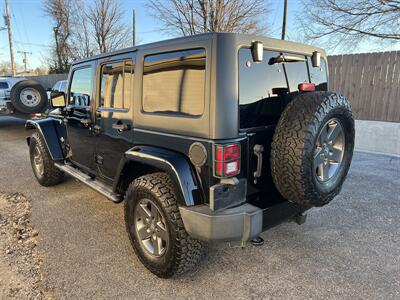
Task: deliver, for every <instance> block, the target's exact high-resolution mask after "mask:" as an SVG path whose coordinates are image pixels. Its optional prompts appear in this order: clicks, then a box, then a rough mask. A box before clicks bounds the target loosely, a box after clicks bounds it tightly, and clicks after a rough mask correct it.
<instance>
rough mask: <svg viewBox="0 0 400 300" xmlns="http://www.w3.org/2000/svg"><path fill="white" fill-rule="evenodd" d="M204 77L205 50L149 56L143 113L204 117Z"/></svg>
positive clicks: (144, 72)
mask: <svg viewBox="0 0 400 300" xmlns="http://www.w3.org/2000/svg"><path fill="white" fill-rule="evenodd" d="M205 75H206V52H205V49H194V50H184V51H176V52H169V53H163V54H157V55H149V56H146V57H145V60H144V70H143V110H144V111H145V112H151V113H176V114H182V115H189V116H199V115H201V114H203V111H204V95H205V91H204V89H205Z"/></svg>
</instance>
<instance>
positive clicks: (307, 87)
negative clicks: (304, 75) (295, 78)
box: [297, 82, 315, 92]
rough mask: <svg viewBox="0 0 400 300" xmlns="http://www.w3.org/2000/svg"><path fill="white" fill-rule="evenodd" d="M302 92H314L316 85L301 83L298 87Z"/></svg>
mask: <svg viewBox="0 0 400 300" xmlns="http://www.w3.org/2000/svg"><path fill="white" fill-rule="evenodd" d="M297 88H298V89H299V91H301V92H314V91H315V83H307V82H303V83H299V85H298V87H297Z"/></svg>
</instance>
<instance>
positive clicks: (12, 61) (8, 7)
mask: <svg viewBox="0 0 400 300" xmlns="http://www.w3.org/2000/svg"><path fill="white" fill-rule="evenodd" d="M5 1H6V14H5V16H4V21H5V22H6V26H7V30H8V44H9V45H10V59H11V73H12V75H13V76H15V63H14V49H13V43H12V32H11V23H10V6H9V5H8V0H5Z"/></svg>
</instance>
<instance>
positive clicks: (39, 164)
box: [33, 146, 44, 177]
mask: <svg viewBox="0 0 400 300" xmlns="http://www.w3.org/2000/svg"><path fill="white" fill-rule="evenodd" d="M33 165H34V167H35V170H36V173H37V174H38V175H39V176H40V177H42V176H43V175H44V164H43V156H42V154H41V153H40V149H39V147H38V146H36V147H35V150H34V152H33Z"/></svg>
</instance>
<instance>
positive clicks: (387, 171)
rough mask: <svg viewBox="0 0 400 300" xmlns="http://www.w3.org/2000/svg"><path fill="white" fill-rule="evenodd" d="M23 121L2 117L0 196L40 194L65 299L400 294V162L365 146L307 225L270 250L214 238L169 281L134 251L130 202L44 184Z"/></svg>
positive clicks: (37, 209)
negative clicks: (128, 224)
mask: <svg viewBox="0 0 400 300" xmlns="http://www.w3.org/2000/svg"><path fill="white" fill-rule="evenodd" d="M23 125H24V121H21V120H17V119H13V118H9V117H4V116H0V192H21V193H23V194H24V195H25V196H27V197H29V198H30V199H31V200H32V222H33V225H34V226H35V228H36V229H37V230H38V232H39V235H38V247H39V250H40V251H41V252H42V254H43V265H42V272H43V285H44V288H45V289H46V290H47V293H48V294H49V295H53V296H54V297H55V298H56V299H136V298H142V299H156V298H157V299H171V298H173V299H183V298H190V299H197V298H198V299H210V298H218V299H225V298H235V299H260V298H263V299H310V298H311V299H385V300H386V299H400V158H396V157H391V156H384V155H376V154H366V153H361V152H356V153H355V156H354V160H353V163H352V166H351V169H350V172H349V175H348V178H347V181H346V182H345V184H344V187H343V190H342V192H341V194H340V195H339V196H338V197H337V198H335V199H334V201H333V202H332V203H330V204H329V205H327V206H325V207H323V208H319V209H312V210H311V211H310V212H309V214H308V219H307V222H306V223H305V224H304V225H301V226H299V225H297V224H295V223H284V224H282V225H279V226H277V227H275V228H273V229H271V230H269V231H267V232H265V233H263V234H262V237H263V238H264V239H265V241H266V242H265V245H264V246H262V247H255V246H252V245H250V244H247V245H246V247H245V248H244V249H242V248H241V247H239V246H240V245H239V244H237V243H232V244H230V243H218V244H212V245H210V246H209V249H208V251H207V254H206V256H205V258H204V259H203V260H202V261H201V263H200V264H199V266H198V268H197V269H196V270H194V271H193V272H192V273H189V274H185V275H183V276H179V277H176V278H173V279H167V280H166V279H159V278H157V277H155V276H154V275H153V274H152V273H150V272H148V271H147V270H146V269H145V267H144V266H142V265H141V263H140V262H139V260H138V259H137V258H136V256H135V255H134V253H133V251H132V249H131V246H130V244H129V241H128V238H127V235H126V232H125V228H124V222H123V207H122V205H120V204H114V203H112V202H111V201H109V200H107V199H106V198H104V197H103V196H101V195H99V194H98V193H97V192H95V191H93V190H91V189H90V188H88V187H86V186H84V185H83V184H81V183H78V182H77V181H75V180H74V179H72V178H67V180H65V182H64V183H62V184H60V185H58V186H56V187H52V188H44V187H42V186H40V185H39V184H38V183H37V182H36V180H35V178H34V176H33V173H32V170H31V166H30V163H29V157H28V148H27V145H26V141H25V136H26V135H28V134H29V132H27V131H25V129H24V126H23ZM0 255H2V254H0Z"/></svg>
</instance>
